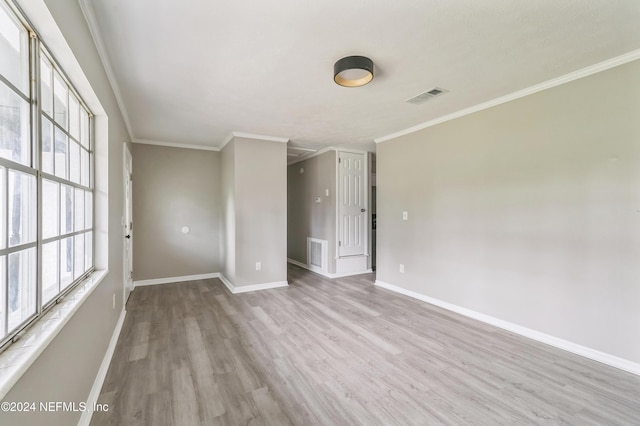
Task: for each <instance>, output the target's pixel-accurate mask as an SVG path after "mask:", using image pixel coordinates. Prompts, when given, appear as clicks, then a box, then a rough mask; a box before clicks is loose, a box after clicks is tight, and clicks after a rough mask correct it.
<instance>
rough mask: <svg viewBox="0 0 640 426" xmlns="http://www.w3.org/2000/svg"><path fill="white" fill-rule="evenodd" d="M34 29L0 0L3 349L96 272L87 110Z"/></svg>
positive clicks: (0, 304)
mask: <svg viewBox="0 0 640 426" xmlns="http://www.w3.org/2000/svg"><path fill="white" fill-rule="evenodd" d="M33 34H34V33H33V31H29V29H28V28H27V26H26V25H25V23H24V21H23V20H22V19H20V17H19V15H18V14H17V13H16V12H15V11H14V10H13V9H11V8H10V7H9V6H8V5H7V4H5V3H4V2H3V1H2V0H0V346H4V345H6V344H7V343H9V342H10V341H11V339H12V338H13V337H14V336H15V335H16V334H17V333H18V332H20V331H21V330H22V329H23V328H25V327H26V326H27V325H28V324H30V323H31V322H33V321H34V320H35V319H37V318H38V317H39V316H40V315H41V314H42V313H43V312H44V311H46V310H47V309H48V308H49V307H51V306H53V305H54V304H55V303H56V302H57V301H58V300H60V299H61V297H63V296H64V295H65V294H66V293H67V292H68V291H69V290H70V289H71V288H73V287H74V286H75V285H76V284H77V283H79V282H80V281H81V280H82V279H83V278H85V277H86V276H87V275H88V274H89V273H90V272H91V271H92V270H93V182H92V168H93V152H92V149H93V146H92V137H91V122H92V114H91V112H90V111H89V110H88V108H87V107H86V105H85V103H84V102H83V101H82V99H81V98H80V96H78V94H77V92H76V91H75V89H74V88H73V86H72V85H71V84H70V83H69V82H68V81H67V79H66V78H65V77H64V71H63V70H62V69H61V68H60V67H59V66H58V64H57V63H56V61H55V59H54V58H53V57H52V56H51V55H50V54H49V53H48V52H47V50H46V48H45V46H44V45H43V44H42V43H41V41H40V40H39V39H38V37H37V36H35V35H33ZM30 82H31V83H30Z"/></svg>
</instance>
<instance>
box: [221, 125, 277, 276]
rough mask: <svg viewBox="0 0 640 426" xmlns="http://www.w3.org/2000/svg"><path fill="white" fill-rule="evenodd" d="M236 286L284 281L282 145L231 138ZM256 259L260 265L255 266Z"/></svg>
mask: <svg viewBox="0 0 640 426" xmlns="http://www.w3.org/2000/svg"><path fill="white" fill-rule="evenodd" d="M233 143H234V145H235V215H236V216H235V225H236V229H235V232H236V247H235V248H236V255H235V257H236V258H235V260H236V271H235V272H236V274H235V281H232V283H233V284H234V285H235V286H236V287H241V286H246V285H255V284H268V283H276V282H278V283H279V282H283V281H287V145H286V144H285V143H282V142H273V141H267V140H256V139H245V138H238V137H237V138H234V140H233ZM256 262H260V263H261V270H259V271H258V270H256Z"/></svg>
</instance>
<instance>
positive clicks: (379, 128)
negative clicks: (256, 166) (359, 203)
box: [81, 0, 640, 149]
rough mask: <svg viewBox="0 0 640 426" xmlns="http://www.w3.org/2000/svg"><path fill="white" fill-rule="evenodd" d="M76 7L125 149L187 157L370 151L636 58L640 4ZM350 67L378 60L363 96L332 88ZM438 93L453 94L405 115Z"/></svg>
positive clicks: (338, 1) (145, 1)
mask: <svg viewBox="0 0 640 426" xmlns="http://www.w3.org/2000/svg"><path fill="white" fill-rule="evenodd" d="M81 2H82V3H83V8H84V9H85V13H86V14H87V17H88V20H89V24H90V26H92V27H93V28H92V31H93V32H94V37H96V34H97V33H99V36H98V38H101V39H102V40H101V41H100V40H97V42H98V44H102V45H103V46H102V47H103V49H104V52H103V56H104V57H106V59H107V62H109V63H110V64H108V65H107V67H110V68H111V70H108V72H110V73H111V74H112V75H111V78H112V80H113V81H112V84H113V85H114V86H115V89H116V91H117V92H119V93H118V94H117V96H118V97H119V98H120V99H119V101H120V103H121V106H122V105H124V109H125V110H126V115H127V117H126V120H127V121H128V126H129V130H130V133H131V137H132V138H133V139H134V140H151V141H159V142H165V143H183V144H188V145H192V146H193V145H200V146H207V147H217V146H220V145H221V144H222V143H223V142H224V141H225V140H226V138H227V137H228V136H229V135H230V134H231V132H233V131H236V132H245V133H253V134H260V135H269V136H276V137H284V138H289V139H290V140H291V142H290V145H292V146H301V147H307V148H315V149H320V148H322V147H325V146H329V145H333V146H351V147H358V148H364V149H371V147H372V146H373V142H372V141H373V139H375V138H378V137H382V136H385V135H388V134H390V133H394V132H397V131H401V130H403V129H405V128H408V127H412V126H415V125H419V124H420V123H423V122H426V121H430V120H433V119H436V118H438V117H442V116H444V115H447V114H451V113H454V112H456V111H460V110H462V109H465V108H469V107H471V106H474V105H477V104H480V103H483V102H486V101H489V100H492V99H495V98H498V97H501V96H504V95H507V94H509V93H512V92H515V91H518V90H521V89H524V88H527V87H530V86H532V85H535V84H538V83H541V82H543V81H546V80H549V79H552V78H555V77H558V76H562V75H564V74H567V73H570V72H572V71H575V70H578V69H581V68H584V67H587V66H589V65H592V64H595V63H598V62H601V61H604V60H607V59H610V58H613V57H615V56H619V55H622V54H625V53H627V52H630V51H634V50H637V49H640V25H639V23H640V1H638V0H621V1H612V0H563V1H558V0H537V1H531V0H510V1H507V0H483V1H477V0H396V1H388V0H367V1H365V0H356V1H350V2H345V1H343V0H316V1H309V0H307V1H305V0H271V1H258V0H234V1H212V0H209V1H207V0H182V1H177V0H163V1H157V0H135V1H132V0H81ZM92 15H93V18H94V19H95V21H93V19H92ZM99 47H101V46H99ZM349 55H364V56H368V57H370V58H371V59H372V60H373V61H374V64H375V78H374V80H373V81H372V82H371V83H370V84H369V85H367V86H364V87H361V88H344V87H340V86H338V85H336V84H335V83H334V82H333V64H334V62H335V61H337V60H338V59H340V58H342V57H344V56H349ZM104 59H105V58H103V60H104ZM434 86H438V87H441V88H444V89H447V90H449V91H450V92H449V93H447V94H445V95H443V96H441V97H438V98H436V99H434V100H432V101H430V102H427V103H425V104H422V105H411V104H408V103H405V102H404V101H405V100H406V99H408V98H410V97H413V96H415V95H417V94H419V93H421V92H423V91H425V90H428V89H431V88H432V87H434Z"/></svg>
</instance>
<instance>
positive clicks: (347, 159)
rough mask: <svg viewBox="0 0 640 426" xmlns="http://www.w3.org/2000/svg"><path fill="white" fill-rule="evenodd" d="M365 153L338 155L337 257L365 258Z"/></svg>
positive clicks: (341, 153)
mask: <svg viewBox="0 0 640 426" xmlns="http://www.w3.org/2000/svg"><path fill="white" fill-rule="evenodd" d="M365 173H366V167H365V154H364V153H352V152H342V151H341V152H339V153H338V256H339V257H343V256H362V255H364V254H366V253H365V247H366V241H367V237H366V236H367V213H366V207H367V199H366V174H365Z"/></svg>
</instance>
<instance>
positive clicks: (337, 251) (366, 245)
mask: <svg viewBox="0 0 640 426" xmlns="http://www.w3.org/2000/svg"><path fill="white" fill-rule="evenodd" d="M343 152H344V153H347V154H362V155H363V157H364V158H363V165H364V170H363V173H364V182H363V193H364V205H365V206H367V209H368V208H369V193H368V191H367V185H369V165H368V161H367V153H368V151H361V150H358V149H344V148H337V149H336V160H335V161H336V188H335V196H336V222H335V228H336V240H335V254H336V255H335V259H340V258H342V257H349V256H340V194H341V191H340V186H341V185H340V154H341V153H343ZM367 213H369V212H367ZM364 221H365V223H364V229H365V233H364V239H365V241H364V253H363V254H362V255H356V256H366V257H368V256H369V215H368V214H366V215H364Z"/></svg>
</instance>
